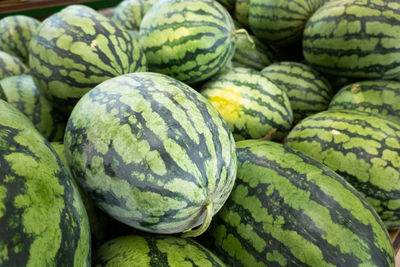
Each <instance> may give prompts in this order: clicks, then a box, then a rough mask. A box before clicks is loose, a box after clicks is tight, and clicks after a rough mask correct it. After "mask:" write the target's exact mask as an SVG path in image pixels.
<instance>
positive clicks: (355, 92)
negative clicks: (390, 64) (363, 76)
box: [329, 80, 400, 123]
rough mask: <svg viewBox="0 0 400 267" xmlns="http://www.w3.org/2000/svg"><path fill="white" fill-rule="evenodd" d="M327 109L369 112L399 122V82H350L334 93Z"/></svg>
mask: <svg viewBox="0 0 400 267" xmlns="http://www.w3.org/2000/svg"><path fill="white" fill-rule="evenodd" d="M329 109H332V110H333V109H334V110H337V109H350V110H359V111H364V112H371V113H375V114H379V115H382V116H385V117H386V118H387V119H391V120H397V121H398V122H399V123H400V82H397V81H386V80H375V81H362V82H358V83H353V84H350V85H348V86H345V87H343V88H342V89H341V90H340V91H339V92H337V93H336V95H335V96H334V98H333V99H332V101H331V103H330V104H329Z"/></svg>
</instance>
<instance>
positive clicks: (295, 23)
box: [248, 0, 328, 46]
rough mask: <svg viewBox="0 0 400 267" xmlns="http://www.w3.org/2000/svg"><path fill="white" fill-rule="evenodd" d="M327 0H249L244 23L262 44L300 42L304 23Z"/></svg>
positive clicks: (281, 44) (287, 44) (283, 44)
mask: <svg viewBox="0 0 400 267" xmlns="http://www.w3.org/2000/svg"><path fill="white" fill-rule="evenodd" d="M327 1H328V0H292V1H282V0H251V1H250V7H249V11H248V12H249V14H248V20H249V25H250V28H251V30H252V31H253V33H254V34H255V35H256V36H257V37H258V38H259V39H260V40H261V41H263V42H265V43H268V44H275V45H278V46H290V45H293V44H297V43H298V42H301V36H302V33H303V30H304V27H305V25H306V22H307V20H308V19H309V18H310V17H311V15H312V14H313V13H314V12H315V11H316V10H317V9H318V8H319V7H321V6H322V5H323V4H324V3H325V2H327Z"/></svg>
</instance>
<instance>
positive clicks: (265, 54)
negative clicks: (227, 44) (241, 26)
mask: <svg viewBox="0 0 400 267" xmlns="http://www.w3.org/2000/svg"><path fill="white" fill-rule="evenodd" d="M249 36H250V38H251V39H252V40H253V41H254V45H253V44H252V43H251V42H250V41H249V39H248V37H247V36H246V35H244V34H238V35H237V36H236V50H235V54H234V55H233V58H232V63H233V66H235V67H244V68H252V69H255V70H262V69H263V68H265V67H266V66H268V65H270V64H272V62H274V61H276V58H275V56H274V55H273V53H272V50H271V48H269V47H267V46H266V45H264V44H263V43H261V42H260V41H259V40H258V39H257V37H255V36H254V35H249Z"/></svg>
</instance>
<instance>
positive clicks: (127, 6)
mask: <svg viewBox="0 0 400 267" xmlns="http://www.w3.org/2000/svg"><path fill="white" fill-rule="evenodd" d="M158 1H159V0H124V1H122V2H121V3H119V4H118V6H117V7H116V8H115V10H114V15H113V17H112V20H113V21H115V22H116V23H118V24H119V25H121V26H122V27H123V28H124V29H126V30H132V31H139V29H140V24H141V22H142V19H143V17H144V15H145V14H146V12H147V11H148V10H149V9H150V8H151V7H152V6H153V5H154V4H155V3H157V2H158Z"/></svg>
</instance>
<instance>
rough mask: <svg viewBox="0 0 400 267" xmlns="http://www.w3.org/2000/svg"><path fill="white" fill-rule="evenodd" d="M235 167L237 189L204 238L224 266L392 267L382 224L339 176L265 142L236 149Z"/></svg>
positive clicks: (240, 144)
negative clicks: (236, 165)
mask: <svg viewBox="0 0 400 267" xmlns="http://www.w3.org/2000/svg"><path fill="white" fill-rule="evenodd" d="M237 159H238V173H237V179H236V183H235V187H234V189H233V191H232V194H231V195H230V197H229V198H228V200H227V201H226V203H225V205H224V207H223V208H222V209H221V211H220V212H219V213H218V214H217V215H216V216H215V219H214V220H213V223H212V224H211V226H210V228H209V231H208V232H207V236H205V237H204V240H205V241H208V245H209V246H210V249H212V250H214V252H215V254H216V255H217V256H218V257H219V258H220V259H221V260H222V261H224V262H225V263H226V264H227V265H228V266H245V267H247V266H248V267H258V266H260V267H261V266H343V267H349V266H376V267H384V266H385V267H386V266H388V267H389V266H392V267H394V255H393V254H394V253H393V249H392V246H391V243H390V239H389V236H388V233H387V231H386V229H385V227H384V225H383V223H382V221H381V220H380V218H379V217H378V215H377V214H376V212H375V211H374V209H373V208H372V207H371V206H370V205H369V204H368V203H367V202H366V201H365V199H364V198H363V197H362V196H361V195H360V194H359V193H358V192H357V191H356V190H355V189H354V188H353V187H352V186H351V185H350V184H349V183H347V182H346V181H345V180H344V179H343V178H342V177H341V176H339V175H338V174H336V173H335V172H333V171H332V170H330V169H328V168H327V167H326V166H324V165H322V164H320V163H319V162H317V161H315V160H313V159H311V158H309V157H307V156H305V155H304V154H302V153H300V152H297V151H295V150H292V149H290V148H289V147H287V146H284V145H281V144H277V143H273V142H268V141H262V140H246V141H240V142H237ZM206 238H207V239H206ZM205 245H206V243H205Z"/></svg>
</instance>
